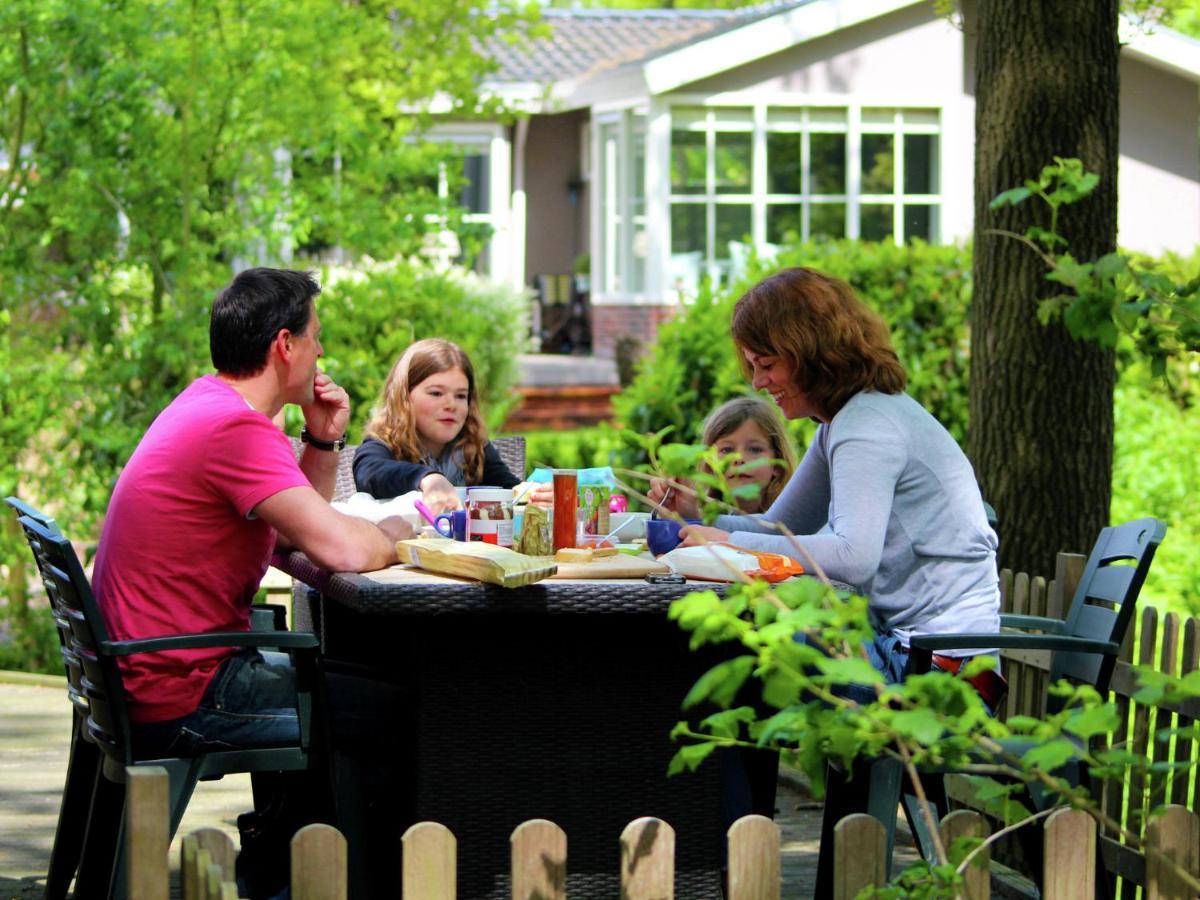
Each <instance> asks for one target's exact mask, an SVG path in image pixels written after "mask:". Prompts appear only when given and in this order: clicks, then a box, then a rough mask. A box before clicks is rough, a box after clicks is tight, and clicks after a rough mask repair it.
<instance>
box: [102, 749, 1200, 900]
mask: <svg viewBox="0 0 1200 900" xmlns="http://www.w3.org/2000/svg"><path fill="white" fill-rule="evenodd" d="M167 786H168V782H167V773H166V770H164V769H161V768H158V767H155V766H146V767H142V768H134V769H131V770H130V771H129V790H128V799H127V804H128V805H127V814H128V819H127V831H126V842H127V843H126V850H127V853H128V863H129V864H128V873H129V880H128V895H129V897H130V900H167V898H168V895H169V890H170V873H169V870H168V861H167V851H168V845H169V843H170V842H169V836H168V821H169V820H168V813H167ZM941 834H942V839H943V841H945V842H946V844H947V845H950V844H951V843H953V841H954V840H955V839H956V838H958V837H963V836H980V837H982V836H986V835H987V824H986V823H985V821H984V819H983V818H982V817H981V816H979V815H978V814H977V813H975V812H971V811H967V810H962V811H959V812H955V813H951V814H950V815H949V816H948V817H947V818H946V819H945V820H944V821H943V822H942V825H941ZM1147 835H1148V842H1149V843H1150V844H1151V846H1154V847H1157V848H1158V849H1159V850H1160V851H1161V854H1162V855H1161V856H1159V855H1158V854H1150V856H1149V858H1148V861H1147V865H1146V882H1145V884H1146V893H1145V897H1146V898H1147V900H1168V898H1172V900H1173V898H1185V897H1192V896H1194V893H1193V892H1192V891H1191V889H1190V888H1189V887H1188V885H1187V883H1186V881H1185V880H1183V879H1182V878H1180V876H1179V874H1178V871H1177V869H1176V867H1179V868H1182V869H1183V870H1184V871H1187V872H1190V873H1192V875H1193V876H1194V877H1200V819H1198V818H1197V816H1196V815H1195V814H1194V813H1192V812H1191V811H1190V810H1187V809H1184V808H1183V807H1179V806H1171V807H1169V808H1168V809H1167V811H1166V813H1165V814H1164V815H1162V816H1160V817H1157V818H1155V819H1154V820H1153V821H1152V822H1151V823H1150V825H1149V826H1148V828H1147ZM401 842H402V857H403V881H402V886H401V895H400V896H401V898H402V900H456V893H455V870H456V865H457V848H456V843H455V839H454V835H453V834H451V833H450V831H449V829H447V828H446V827H445V826H443V825H439V824H437V823H435V822H421V823H418V824H416V825H413V826H412V827H411V828H409V829H408V831H406V832H405V833H404V836H403V837H402V839H401ZM1045 846H1046V857H1045V881H1044V889H1043V893H1042V896H1043V897H1044V898H1047V900H1066V898H1072V900H1075V898H1079V900H1091V898H1093V897H1095V896H1096V885H1095V877H1096V866H1095V860H1096V829H1095V823H1094V821H1093V819H1092V818H1091V817H1090V816H1089V815H1088V814H1087V813H1085V812H1082V811H1079V810H1070V809H1066V808H1063V809H1060V810H1057V811H1056V812H1054V813H1053V814H1052V815H1051V816H1050V818H1049V819H1048V820H1047V823H1046V845H1045ZM728 847H729V873H728V878H729V883H728V890H727V893H726V896H727V898H728V900H780V884H781V881H780V875H781V869H780V833H779V828H778V826H776V825H775V823H774V822H772V821H771V820H770V819H767V818H764V817H762V816H746V817H745V818H742V819H739V820H738V821H737V822H735V823H734V824H733V826H732V827H731V828H730V830H729V845H728ZM620 848H621V873H620V875H621V900H672V898H674V896H675V893H674V874H675V870H674V862H675V832H674V830H673V829H672V828H671V826H670V825H669V824H667V823H666V822H663V821H662V820H660V819H654V818H642V819H636V820H635V821H633V822H630V823H629V824H628V825H627V826H626V827H625V830H624V831H623V832H622V833H621V836H620ZM834 853H835V862H834V882H835V883H834V894H833V896H834V900H850V898H853V897H855V896H856V895H857V894H858V892H859V891H860V890H862V889H863V888H865V887H870V886H882V885H883V884H884V883H885V877H884V873H885V872H886V870H887V865H886V860H885V856H884V854H885V839H884V830H883V826H882V825H881V824H880V823H879V822H878V820H876V819H874V818H872V817H871V816H867V815H852V816H847V817H846V818H845V819H843V820H842V821H841V822H839V823H838V826H837V828H836V830H835V834H834ZM234 857H235V850H234V847H233V842H232V841H231V840H230V839H229V836H228V835H226V834H225V833H224V832H222V831H218V830H216V829H211V828H208V829H201V830H199V831H195V832H192V833H191V834H189V835H187V836H186V837H185V838H184V839H183V842H182V854H181V872H180V884H181V888H182V896H183V900H233V898H235V897H237V885H236V883H235V882H234V874H233V873H234ZM989 862H990V861H989V857H988V853H987V850H986V849H983V850H981V851H980V853H979V854H978V856H977V858H976V861H975V862H974V863H973V864H972V865H970V866H969V867H968V869H967V872H966V881H967V884H966V896H967V897H970V898H972V900H986V898H988V897H990V891H991V887H990V878H989ZM567 866H568V859H567V836H566V834H564V833H563V831H562V829H561V828H559V827H558V826H557V825H555V824H554V823H553V822H548V821H545V820H543V819H536V820H533V821H529V822H524V823H522V824H521V825H520V826H519V827H518V828H517V829H516V830H515V831H514V832H513V834H512V869H511V876H512V897H513V898H514V900H535V898H536V900H566V896H567V893H566V873H567ZM347 878H348V870H347V854H346V839H345V838H344V837H343V836H342V835H341V833H340V832H338V830H337V829H335V828H332V827H331V826H328V825H309V826H307V827H306V828H303V829H301V830H300V831H299V832H297V833H296V836H295V837H294V838H293V839H292V853H291V896H292V898H293V900H346V897H347ZM680 900H688V898H686V897H681V898H680Z"/></svg>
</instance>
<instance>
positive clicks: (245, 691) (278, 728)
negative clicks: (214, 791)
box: [131, 649, 300, 759]
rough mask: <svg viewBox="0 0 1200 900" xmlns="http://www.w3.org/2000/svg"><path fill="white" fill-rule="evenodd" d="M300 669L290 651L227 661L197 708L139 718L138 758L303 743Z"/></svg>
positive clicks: (246, 653) (253, 653) (238, 656)
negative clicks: (166, 717)
mask: <svg viewBox="0 0 1200 900" xmlns="http://www.w3.org/2000/svg"><path fill="white" fill-rule="evenodd" d="M296 702H297V701H296V670H295V669H294V668H293V667H292V662H291V660H290V659H289V658H288V655H287V654H286V653H278V652H274V651H270V650H268V651H265V652H263V653H260V652H258V651H257V650H253V649H246V650H242V651H240V652H238V653H237V654H236V655H234V656H231V657H230V658H229V659H227V660H225V662H223V663H222V664H221V666H220V668H218V669H217V674H216V675H214V676H213V679H212V681H210V682H209V683H208V688H207V689H206V690H205V692H204V696H203V698H201V700H200V705H199V706H198V707H197V708H196V710H195V712H193V713H191V714H190V715H187V716H183V717H182V718H179V719H172V720H170V721H168V722H152V723H146V724H137V723H135V724H134V725H133V726H132V729H131V730H132V732H133V746H134V753H135V756H136V757H137V758H138V759H154V758H156V757H169V756H178V757H192V756H196V755H198V754H200V753H205V752H209V751H219V750H242V749H250V748H254V747H287V746H295V745H298V744H299V743H300V720H299V718H298V716H297V713H296Z"/></svg>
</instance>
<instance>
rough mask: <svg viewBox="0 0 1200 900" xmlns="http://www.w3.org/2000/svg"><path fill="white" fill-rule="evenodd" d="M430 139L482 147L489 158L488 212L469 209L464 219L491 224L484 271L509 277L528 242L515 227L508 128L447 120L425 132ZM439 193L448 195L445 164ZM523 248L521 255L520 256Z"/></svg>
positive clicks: (498, 278)
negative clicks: (513, 226) (513, 225)
mask: <svg viewBox="0 0 1200 900" xmlns="http://www.w3.org/2000/svg"><path fill="white" fill-rule="evenodd" d="M424 139H425V140H427V141H432V142H438V143H446V144H453V145H455V146H456V147H459V148H464V149H465V148H470V149H475V148H480V149H482V150H483V151H484V152H485V153H486V155H487V159H488V212H486V213H467V214H465V215H464V216H463V219H464V221H467V222H472V223H482V224H486V225H490V226H491V228H492V236H491V238H489V240H488V242H487V268H486V270H485V272H484V273H483V274H485V275H486V276H487V277H488V278H490V279H491V280H493V281H497V282H503V281H507V280H508V278H509V276H510V274H511V266H512V261H513V260H514V259H517V258H521V259H523V258H524V252H525V250H524V242H523V240H520V241H519V242H520V247H519V248H517V247H516V246H515V243H514V242H518V240H519V238H523V235H522V236H518V235H516V234H515V232H514V230H513V228H512V202H511V195H512V185H511V181H512V145H511V142H510V141H509V138H508V132H507V129H506V128H505V127H504V126H503V125H500V124H498V123H494V122H443V123H438V124H436V125H434V126H433V127H432V128H430V129H429V131H427V132H426V133H425V134H424ZM438 196H439V197H441V198H443V199H448V186H447V179H446V173H445V170H444V168H440V167H439V171H438ZM518 249H519V257H518V252H517V251H518Z"/></svg>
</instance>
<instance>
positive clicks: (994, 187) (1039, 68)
mask: <svg viewBox="0 0 1200 900" xmlns="http://www.w3.org/2000/svg"><path fill="white" fill-rule="evenodd" d="M1117 5H1118V0H1087V2H1084V3H1076V2H1071V3H1047V2H1044V0H978V3H977V4H976V6H975V15H974V16H973V17H972V18H973V19H974V22H972V21H971V19H970V18H969V19H968V20H967V27H968V28H971V27H972V25H973V26H974V28H975V30H976V31H977V34H978V44H977V47H978V51H977V55H976V66H975V72H976V115H975V135H976V146H975V263H974V282H975V284H974V299H973V302H972V308H971V335H972V336H971V388H970V416H971V419H970V434H969V438H968V449H969V452H970V456H971V459H972V461H973V462H974V465H975V468H976V471H977V473H978V475H979V479H980V484H981V485H982V487H983V494H984V497H985V499H987V500H988V501H989V502H990V503H991V504H992V505H993V506H995V508H996V512H997V514H998V516H999V519H1000V527H999V532H1000V563H1001V565H1002V566H1006V567H1011V568H1013V569H1016V570H1018V571H1027V572H1031V573H1035V574H1050V573H1052V572H1053V570H1054V555H1055V553H1056V552H1058V551H1060V550H1068V551H1075V552H1085V553H1086V552H1087V551H1088V550H1090V549H1091V545H1092V543H1093V541H1094V540H1095V538H1096V535H1097V533H1098V531H1099V529H1100V528H1102V527H1103V526H1104V525H1106V524H1107V523H1108V513H1109V500H1110V498H1111V493H1112V457H1113V383H1114V380H1115V365H1114V355H1113V353H1112V352H1111V351H1109V350H1104V349H1101V348H1100V347H1098V346H1096V345H1094V344H1091V343H1085V342H1082V341H1077V340H1075V339H1073V338H1072V337H1071V336H1070V335H1069V334H1068V333H1067V331H1066V329H1065V328H1064V327H1063V326H1062V325H1061V324H1054V325H1051V326H1049V327H1043V326H1042V325H1041V324H1039V322H1038V320H1037V317H1036V309H1037V302H1038V300H1039V299H1040V298H1044V297H1049V296H1053V295H1054V294H1055V293H1057V291H1056V290H1055V287H1056V286H1055V285H1054V284H1053V283H1052V282H1048V281H1046V280H1045V277H1044V276H1045V274H1046V269H1045V266H1044V264H1043V262H1042V261H1041V260H1040V259H1039V258H1038V256H1036V255H1035V254H1034V253H1033V251H1032V250H1031V249H1030V248H1029V247H1027V246H1025V245H1023V244H1021V243H1020V242H1018V241H1016V240H1013V239H1012V238H1008V237H1004V236H1001V235H997V234H994V233H992V230H993V229H1003V230H1007V231H1012V232H1017V233H1024V231H1025V229H1026V227H1028V226H1029V225H1030V224H1035V223H1036V224H1039V225H1042V226H1043V227H1045V226H1048V224H1049V216H1048V215H1046V214H1045V209H1044V207H1043V205H1042V204H1041V202H1040V201H1036V200H1027V201H1026V202H1025V203H1023V204H1021V205H1019V206H1017V207H1005V208H1003V209H1000V210H996V211H993V210H990V209H989V208H988V203H989V202H990V201H991V199H992V198H993V197H995V196H996V195H997V194H998V193H1000V192H1001V191H1003V190H1005V189H1007V188H1010V187H1016V186H1018V185H1020V184H1021V183H1022V182H1023V181H1024V180H1025V179H1027V178H1033V177H1036V175H1037V174H1038V173H1039V172H1040V171H1041V168H1042V167H1043V166H1044V165H1047V164H1049V163H1050V162H1052V161H1053V157H1054V156H1061V157H1078V158H1079V159H1081V160H1083V163H1084V166H1085V167H1086V168H1087V170H1089V171H1092V172H1096V173H1098V174H1099V175H1100V185H1099V187H1098V188H1097V189H1096V192H1095V193H1094V194H1093V195H1092V196H1091V197H1090V198H1088V199H1087V200H1086V201H1084V202H1082V203H1078V204H1075V205H1074V206H1073V207H1070V208H1069V209H1068V210H1067V211H1066V213H1065V215H1064V214H1060V223H1059V231H1060V233H1061V234H1062V235H1063V236H1064V237H1065V238H1067V240H1068V241H1070V252H1071V253H1072V254H1073V255H1074V256H1075V258H1076V259H1081V260H1091V259H1095V258H1096V257H1098V256H1101V255H1102V254H1104V253H1108V252H1110V251H1112V250H1113V249H1115V246H1116V232H1117V136H1118V132H1117V128H1118V125H1117V123H1118V95H1117V86H1118V68H1117V64H1118V43H1117ZM1039 207H1043V208H1039Z"/></svg>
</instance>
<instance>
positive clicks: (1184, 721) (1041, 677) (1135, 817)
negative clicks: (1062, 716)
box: [955, 553, 1200, 900]
mask: <svg viewBox="0 0 1200 900" xmlns="http://www.w3.org/2000/svg"><path fill="white" fill-rule="evenodd" d="M1085 562H1086V559H1085V557H1083V556H1080V555H1077V554H1069V553H1060V554H1059V555H1058V559H1057V561H1056V565H1055V575H1054V578H1053V579H1052V580H1050V581H1049V582H1047V581H1046V580H1045V579H1044V578H1041V577H1032V578H1031V577H1030V576H1029V575H1027V574H1025V573H1023V572H1021V573H1017V574H1015V575H1014V574H1013V573H1012V572H1011V571H1009V570H1004V571H1003V572H1001V573H1000V589H1001V594H1002V597H1003V600H1002V609H1003V611H1004V612H1011V613H1024V614H1028V615H1036V616H1051V617H1055V618H1063V617H1064V615H1065V610H1066V605H1067V604H1069V603H1070V599H1071V597H1072V596H1073V595H1074V593H1075V588H1076V586H1077V585H1078V583H1079V578H1080V576H1081V575H1082V573H1083V566H1084V563H1085ZM1003 656H1004V674H1005V676H1006V677H1007V679H1008V682H1009V694H1008V700H1007V702H1006V706H1005V709H1004V710H1003V712H1002V715H1004V716H1009V715H1016V714H1020V715H1031V716H1035V717H1039V718H1040V717H1041V716H1042V715H1044V714H1045V702H1046V681H1047V677H1048V672H1049V668H1050V654H1049V653H1048V652H1046V651H1030V650H1006V651H1004V652H1003ZM1135 659H1136V660H1137V663H1138V664H1139V665H1142V666H1147V667H1149V668H1153V669H1157V670H1159V671H1162V672H1167V673H1169V674H1172V675H1174V674H1180V673H1186V672H1192V671H1195V670H1196V669H1197V668H1200V621H1197V620H1196V619H1194V618H1190V617H1189V618H1187V619H1186V620H1182V619H1181V618H1180V616H1179V615H1178V614H1176V613H1168V614H1167V615H1165V616H1163V615H1161V614H1160V613H1159V611H1158V610H1157V609H1155V608H1154V607H1152V606H1149V605H1143V604H1139V610H1138V615H1137V616H1136V617H1135V621H1134V622H1133V625H1132V627H1131V628H1130V630H1129V634H1128V635H1127V637H1126V640H1125V644H1124V646H1123V647H1122V650H1121V661H1120V662H1118V664H1117V668H1116V672H1115V674H1114V676H1113V681H1112V691H1111V697H1110V700H1111V702H1112V703H1113V704H1115V705H1116V708H1117V711H1118V715H1119V719H1120V721H1121V727H1120V728H1119V729H1118V731H1117V732H1116V733H1115V734H1114V735H1112V737H1111V743H1112V744H1114V745H1115V744H1126V745H1127V746H1128V747H1129V749H1130V750H1132V751H1133V752H1134V753H1138V754H1142V755H1149V756H1152V758H1153V759H1154V761H1155V762H1156V763H1162V764H1164V765H1163V766H1162V769H1161V771H1158V772H1156V773H1155V774H1153V775H1151V776H1150V777H1149V778H1148V779H1143V778H1141V777H1139V776H1135V777H1132V778H1131V779H1130V780H1129V782H1128V783H1127V784H1126V783H1124V782H1115V781H1111V782H1108V783H1106V784H1105V785H1104V793H1103V796H1102V797H1100V798H1097V799H1099V800H1100V802H1101V804H1102V806H1103V809H1104V811H1105V813H1106V814H1107V815H1108V816H1109V817H1110V818H1112V819H1113V820H1114V821H1118V822H1120V823H1121V824H1122V826H1123V827H1124V828H1126V829H1128V830H1129V831H1131V832H1132V833H1134V834H1138V835H1144V834H1145V832H1146V829H1147V827H1148V826H1149V821H1148V812H1149V811H1150V810H1151V809H1152V808H1154V807H1156V806H1161V805H1163V804H1164V803H1168V802H1169V803H1172V804H1176V805H1179V806H1182V807H1186V808H1188V809H1190V810H1191V811H1192V812H1196V813H1200V778H1197V774H1196V772H1197V768H1198V766H1197V763H1200V744H1198V743H1197V742H1194V741H1192V740H1190V739H1188V738H1186V737H1176V738H1173V739H1171V740H1170V741H1166V742H1163V741H1154V740H1153V735H1154V734H1155V733H1157V732H1158V731H1159V730H1160V729H1164V728H1165V729H1170V728H1178V729H1185V728H1189V727H1191V725H1192V723H1193V722H1195V721H1196V720H1197V719H1200V699H1193V700H1189V701H1187V702H1185V703H1182V704H1169V703H1162V704H1159V705H1157V706H1147V705H1145V704H1140V703H1136V702H1135V701H1134V700H1133V695H1134V693H1135V692H1136V690H1137V685H1136V682H1135V679H1134V674H1133V669H1132V664H1133V661H1134V660H1135ZM1189 763H1190V765H1187V764H1189ZM1171 764H1179V766H1178V767H1177V768H1176V767H1174V766H1173V765H1171ZM955 794H956V795H957V796H959V797H961V798H963V799H966V800H967V801H968V802H969V797H967V795H966V792H955ZM1099 852H1100V853H1101V854H1102V858H1103V860H1104V865H1105V868H1106V869H1107V870H1108V871H1109V872H1110V873H1112V874H1113V875H1114V876H1119V877H1120V878H1121V882H1120V884H1119V893H1118V897H1119V898H1121V900H1133V897H1134V896H1135V892H1136V890H1137V886H1138V885H1144V884H1146V878H1147V871H1146V870H1147V862H1146V858H1145V855H1144V854H1143V853H1141V852H1139V851H1138V850H1135V849H1134V848H1133V847H1131V846H1129V845H1127V844H1124V843H1122V842H1121V841H1120V840H1119V839H1118V838H1117V836H1116V835H1110V834H1102V835H1101V836H1100V841H1099Z"/></svg>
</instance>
